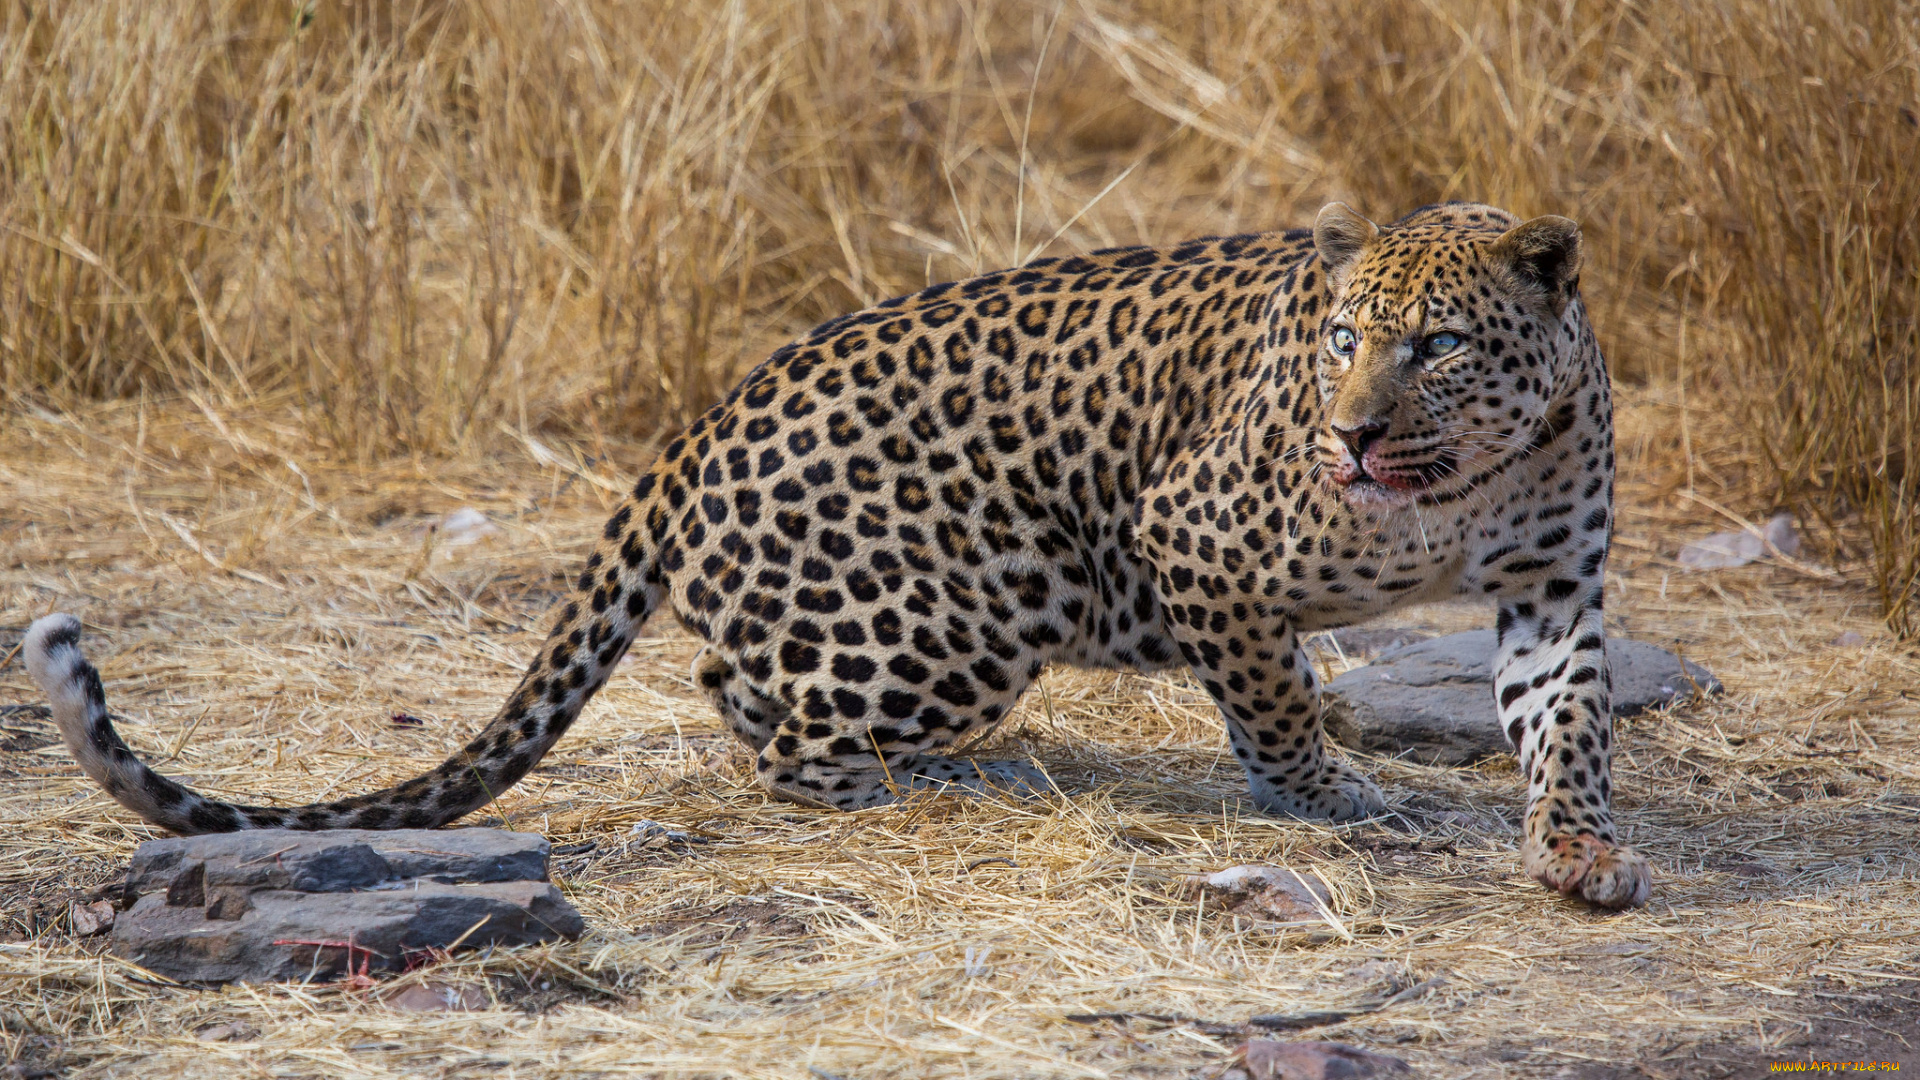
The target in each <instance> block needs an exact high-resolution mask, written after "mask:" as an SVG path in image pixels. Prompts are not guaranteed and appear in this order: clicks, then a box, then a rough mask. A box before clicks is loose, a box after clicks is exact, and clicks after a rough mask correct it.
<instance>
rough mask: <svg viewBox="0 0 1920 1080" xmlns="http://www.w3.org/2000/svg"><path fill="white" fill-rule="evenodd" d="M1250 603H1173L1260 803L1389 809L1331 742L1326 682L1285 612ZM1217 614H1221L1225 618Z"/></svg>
mask: <svg viewBox="0 0 1920 1080" xmlns="http://www.w3.org/2000/svg"><path fill="white" fill-rule="evenodd" d="M1250 610H1251V606H1250V605H1248V604H1246V603H1244V602H1242V603H1238V604H1221V605H1219V606H1218V607H1217V608H1216V609H1214V611H1213V612H1209V611H1208V610H1207V607H1206V606H1205V605H1202V604H1195V603H1186V604H1179V605H1169V607H1168V609H1167V612H1168V616H1169V622H1170V623H1171V624H1172V628H1173V632H1174V636H1175V638H1177V639H1178V640H1179V642H1180V648H1181V651H1182V652H1184V653H1185V654H1186V657H1187V661H1188V663H1190V664H1192V665H1193V673H1194V675H1195V676H1196V677H1197V678H1199V680H1200V683H1201V685H1203V686H1205V687H1206V688H1207V693H1208V694H1210V695H1212V697H1213V700H1214V704H1216V705H1218V706H1219V707H1220V715H1221V717H1222V718H1223V719H1224V720H1225V721H1226V724H1227V741H1228V742H1229V743H1230V744H1231V745H1232V747H1233V754H1234V757H1236V758H1238V759H1239V760H1240V765H1241V767H1242V768H1244V769H1245V770H1246V773H1247V790H1248V793H1249V794H1251V795H1252V796H1253V801H1254V803H1255V805H1257V806H1259V807H1260V809H1262V810H1265V811H1266V812H1268V813H1270V814H1279V815H1282V816H1285V817H1297V818H1316V819H1324V820H1332V821H1353V820H1356V819H1359V818H1367V817H1372V816H1373V815H1375V814H1378V813H1380V812H1381V811H1382V810H1385V809H1386V808H1387V803H1386V799H1385V798H1384V797H1383V796H1382V795H1381V793H1380V788H1379V787H1378V786H1377V785H1376V784H1374V782H1373V781H1372V780H1370V779H1368V778H1367V777H1366V775H1365V774H1363V773H1361V772H1360V771H1359V770H1357V769H1355V768H1354V767H1353V766H1351V765H1349V764H1347V763H1346V762H1345V761H1342V760H1340V758H1339V757H1337V756H1336V755H1334V754H1333V753H1332V752H1331V751H1329V750H1328V748H1327V745H1326V737H1325V734H1326V728H1325V725H1324V724H1323V723H1322V722H1321V714H1320V688H1319V687H1318V686H1317V685H1316V680H1315V678H1314V674H1313V662H1312V661H1311V660H1310V659H1308V657H1307V654H1306V651H1305V650H1303V649H1302V648H1301V647H1300V638H1299V634H1298V633H1297V632H1295V630H1294V629H1293V627H1292V626H1291V625H1289V624H1288V623H1287V622H1286V621H1285V620H1283V619H1278V618H1273V617H1268V618H1264V619H1260V620H1258V621H1252V620H1249V619H1248V618H1247V616H1248V615H1249V613H1250ZM1216 615H1217V616H1218V617H1216Z"/></svg>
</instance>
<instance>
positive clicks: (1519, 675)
mask: <svg viewBox="0 0 1920 1080" xmlns="http://www.w3.org/2000/svg"><path fill="white" fill-rule="evenodd" d="M1584 263H1585V246H1584V244H1583V240H1582V235H1581V230H1580V226H1579V225H1578V224H1577V223H1576V222H1574V221H1572V220H1570V219H1568V218H1565V217H1560V216H1556V215H1551V214H1548V215H1542V216H1536V217H1532V218H1528V219H1525V220H1522V219H1521V218H1519V217H1517V216H1515V215H1514V214H1511V213H1509V212H1507V211H1505V210H1502V209H1499V208H1496V207H1493V206H1489V205H1484V204H1479V203H1459V202H1456V203H1442V204H1436V205H1431V206H1426V207H1422V208H1420V209H1418V210H1415V211H1414V212H1412V213H1410V214H1408V215H1406V216H1404V217H1401V218H1399V219H1398V220H1395V221H1392V222H1390V223H1388V224H1384V225H1381V224H1376V223H1375V222H1373V221H1372V220H1370V219H1368V218H1367V217H1365V216H1364V215H1362V214H1361V213H1360V212H1358V211H1357V210H1355V209H1353V208H1352V207H1350V206H1348V205H1346V204H1344V203H1338V202H1335V203H1329V204H1328V205H1326V206H1325V207H1323V208H1322V209H1321V210H1320V211H1319V213H1318V215H1317V217H1316V218H1315V220H1314V223H1313V225H1312V227H1311V228H1301V229H1289V230H1279V231H1271V232H1259V233H1248V234H1241V235H1233V236H1217V237H1206V238H1201V239H1196V240H1190V241H1184V242H1179V243H1173V244H1167V245H1161V246H1128V247H1117V248H1109V249H1105V250H1099V251H1094V252H1091V253H1089V254H1082V255H1069V256H1063V257H1057V258H1040V259H1034V260H1032V261H1029V262H1027V263H1025V264H1024V265H1019V266H1015V267H1011V268H1007V269H1003V270H998V271H994V272H990V273H984V274H980V275H978V276H975V277H972V278H968V279H966V280H960V281H953V282H947V283H943V284H936V285H932V286H930V287H927V288H924V289H921V290H920V291H918V292H915V293H912V294H911V295H907V296H902V297H899V298H896V299H891V300H887V301H885V302H883V303H880V304H878V305H877V306H873V307H870V308H867V309H865V310H862V311H858V312H855V313H852V314H847V315H843V316H840V317H838V318H834V319H832V320H830V321H828V322H826V323H824V324H822V325H820V326H818V327H816V328H814V329H813V330H811V331H810V332H808V333H806V334H805V335H803V336H801V337H799V338H798V339H797V340H794V341H792V342H791V343H790V344H788V345H786V346H784V347H782V348H780V349H778V350H777V351H775V352H774V353H773V354H772V355H771V356H770V357H768V358H767V359H766V360H765V361H764V362H762V363H761V364H759V365H758V366H757V367H755V368H754V369H753V370H752V371H751V372H749V373H748V374H747V375H746V377H745V378H744V379H743V380H742V381H741V382H740V383H739V384H738V385H737V386H735V387H734V388H733V389H732V391H731V392H730V393H728V394H727V395H726V397H725V398H724V399H723V400H721V401H719V402H718V403H717V404H715V405H713V406H712V407H711V408H710V409H708V410H707V411H706V412H704V413H703V414H701V415H700V416H698V418H696V419H695V420H693V421H692V423H691V424H690V425H689V426H687V427H686V428H685V430H684V431H683V432H681V433H680V434H679V435H678V436H676V437H674V438H672V439H671V441H670V442H668V443H667V445H666V446H665V447H664V449H663V450H662V451H661V452H660V453H659V454H658V455H657V457H656V459H655V460H654V461H653V463H652V464H651V466H650V467H648V468H647V469H645V471H644V472H643V473H642V474H641V475H640V476H639V478H638V481H637V482H636V483H635V485H634V487H633V488H632V490H631V492H630V493H627V494H625V495H624V496H623V497H622V499H621V501H620V502H619V504H618V506H617V508H616V509H614V511H613V512H612V514H611V516H610V517H609V518H608V519H607V521H606V523H605V526H604V528H603V530H602V532H601V535H600V537H599V538H598V539H597V540H596V541H595V543H594V545H593V547H592V550H591V553H590V554H588V555H587V557H586V561H585V566H584V567H583V568H582V569H581V570H580V572H579V575H578V578H577V580H573V581H572V583H571V585H570V588H569V590H568V591H567V593H566V595H565V596H564V598H563V599H560V600H558V601H556V603H555V608H556V610H555V611H554V612H553V613H552V616H551V629H550V631H549V632H548V634H547V635H546V638H545V640H544V642H543V643H542V645H541V646H540V648H539V651H538V653H537V654H536V655H535V656H534V658H533V660H532V661H531V663H530V665H529V666H528V667H527V669H526V672H525V674H524V676H523V677H522V678H521V680H520V682H519V684H518V686H517V687H516V688H515V689H514V690H513V692H512V693H511V694H510V695H509V696H508V697H507V699H506V701H505V703H504V705H503V706H502V707H501V708H500V710H499V712H498V714H497V715H496V716H495V717H494V718H493V719H492V721H491V722H490V723H488V724H487V725H486V727H485V728H484V729H483V730H482V731H481V732H480V733H479V734H478V735H476V736H475V737H474V738H473V739H472V740H471V741H469V742H467V743H466V744H465V745H464V746H463V747H461V748H460V750H459V751H457V752H456V753H454V754H452V756H450V757H449V758H448V759H447V760H446V761H445V763H443V764H442V765H440V766H439V767H437V768H435V769H433V770H431V771H430V772H427V773H425V774H423V775H420V776H417V777H415V778H413V779H409V780H406V781H405V782H403V783H399V784H397V785H395V786H392V787H389V788H386V789H385V790H382V791H378V792H375V793H372V794H365V795H358V796H354V797H350V798H342V799H338V800H336V801H332V802H326V803H318V804H314V805H309V806H299V807H262V806H246V805H238V804H233V803H228V802H222V801H218V800H215V799H212V798H209V797H207V796H205V795H202V794H200V793H198V792H196V791H193V790H191V789H190V788H187V787H185V786H182V785H181V784H179V783H177V782H175V781H173V780H170V779H168V778H166V777H164V776H162V775H160V774H159V773H156V772H155V771H154V770H153V769H151V768H150V767H149V766H148V765H147V764H145V763H144V762H143V761H141V760H140V758H139V757H138V756H137V755H136V754H134V752H133V751H131V750H130V749H129V748H128V747H127V745H126V744H125V742H124V741H122V739H121V738H120V736H119V735H118V733H117V732H116V731H115V729H114V727H113V725H112V723H111V721H110V720H109V717H108V713H107V707H106V701H105V695H104V691H103V689H102V684H101V680H100V675H99V672H98V671H97V669H95V668H94V667H93V666H92V665H91V664H90V663H89V662H88V661H87V660H86V658H85V656H84V654H83V652H82V650H81V649H80V645H79V641H80V629H81V627H80V623H79V621H78V620H77V619H75V618H74V617H73V616H71V615H68V614H56V615H50V616H47V617H45V618H43V619H40V620H38V621H36V622H35V623H34V624H33V625H32V627H31V628H30V630H29V633H28V634H27V636H26V638H25V639H24V644H23V649H24V652H25V656H26V660H27V666H28V668H29V670H30V673H31V675H32V678H33V679H34V681H35V682H36V683H37V684H38V686H39V687H40V689H41V690H42V691H43V692H44V693H45V694H46V695H47V697H48V698H49V699H50V701H51V703H52V711H53V714H54V716H55V719H56V720H57V723H58V727H59V729H60V731H61V734H62V737H63V740H64V742H65V743H66V745H67V747H68V749H69V750H70V751H71V753H72V754H73V756H74V758H75V759H76V761H77V762H78V763H79V765H80V766H81V768H82V769H83V770H84V772H85V773H86V774H87V775H88V776H90V777H91V778H92V779H93V780H94V781H95V782H96V783H98V784H99V785H100V786H101V787H103V788H104V789H105V791H106V792H107V793H108V794H109V795H110V796H111V797H112V798H114V799H115V800H117V801H118V802H119V803H120V804H121V805H123V806H124V807H126V808H128V809H129V810H131V811H133V812H134V813H135V814H137V815H139V816H140V817H141V818H143V819H145V820H146V821H147V822H149V823H151V824H153V825H155V826H158V827H161V828H164V829H167V830H171V831H173V832H175V833H181V834H191V833H205V832H219V831H230V830H239V829H264V828H282V829H331V828H358V829H395V828H435V827H439V826H443V825H446V824H447V823H449V822H452V821H454V820H456V819H458V818H461V817H463V816H465V815H467V814H470V813H472V812H474V811H475V810H476V809H478V808H480V807H482V806H484V805H486V804H487V803H489V802H490V801H492V800H494V799H496V798H498V797H499V796H500V794H501V793H502V792H503V791H505V790H507V789H508V788H509V787H511V786H512V785H513V784H514V783H515V782H516V781H518V780H519V779H520V778H521V777H523V776H525V775H526V774H527V772H528V771H529V770H530V769H532V768H533V767H534V765H535V764H536V763H538V762H539V761H540V760H541V758H542V757H543V756H544V755H545V754H546V753H547V751H548V749H549V748H550V747H552V746H553V745H554V743H555V742H556V741H557V740H558V739H559V738H560V737H561V736H562V735H564V734H565V733H566V731H567V730H568V728H569V726H570V725H572V724H573V722H574V720H575V719H576V718H577V717H578V716H579V715H580V712H581V710H582V709H583V708H584V707H585V705H586V704H587V702H588V701H589V699H591V698H592V697H593V695H594V694H595V692H597V691H598V690H599V689H600V688H601V687H602V686H604V685H605V684H606V683H607V681H608V678H609V677H610V676H611V675H612V673H613V671H614V668H615V665H616V664H618V663H619V662H620V660H621V658H622V656H623V654H624V653H625V652H626V651H627V649H628V647H629V646H630V645H631V644H632V643H633V641H634V639H635V635H636V634H638V633H639V631H640V629H641V627H642V626H643V624H645V623H646V621H647V619H648V617H649V616H650V615H651V614H652V613H653V612H655V611H656V610H658V609H659V608H660V607H662V606H670V607H671V608H672V610H673V611H674V613H675V614H676V615H677V616H678V618H679V620H680V621H681V622H682V623H683V624H684V625H685V626H686V627H687V628H689V629H690V630H691V631H692V632H693V634H695V635H697V637H698V638H699V639H700V640H701V641H702V643H703V644H702V646H701V648H700V649H699V651H698V654H697V655H696V657H695V658H694V660H693V662H692V670H691V677H692V682H693V684H694V685H695V686H697V687H698V689H699V693H700V694H702V695H703V696H705V697H706V698H707V699H708V700H709V701H710V702H711V704H712V706H713V709H714V711H715V712H716V713H718V715H719V717H720V719H721V720H722V721H723V723H724V724H725V726H726V728H727V729H728V730H729V731H730V732H731V733H732V734H733V735H735V736H737V737H738V738H739V739H740V740H741V741H742V742H743V743H744V744H745V746H746V748H747V751H748V752H749V753H750V754H751V756H752V769H753V773H754V776H755V778H756V780H757V782H758V783H759V784H760V785H763V786H764V788H765V789H766V790H767V791H768V792H770V793H771V794H772V795H773V796H777V797H779V798H781V799H784V800H789V801H792V802H795V803H799V804H803V805H809V806H814V807H824V808H832V809H838V810H858V809H864V808H869V807H876V806H882V805H885V804H890V803H896V802H899V801H901V800H905V799H910V798H915V797H918V793H921V792H925V791H928V790H929V789H947V790H957V791H960V792H963V793H975V794H982V795H984V794H985V793H988V792H992V791H1000V792H1003V793H1011V794H1028V795H1031V794H1034V793H1035V792H1036V790H1047V787H1046V785H1047V784H1048V783H1049V781H1048V780H1047V778H1046V776H1045V775H1044V772H1043V770H1040V769H1037V768H1035V767H1034V766H1033V765H1032V764H1030V763H1028V762H1020V761H992V760H980V759H979V758H978V757H977V756H976V755H974V754H973V753H972V752H971V748H972V747H974V746H975V745H978V744H979V743H980V742H981V740H982V739H983V738H984V737H985V736H987V734H988V733H990V732H991V731H993V730H994V729H995V728H996V727H997V726H998V725H1000V724H1001V722H1002V721H1004V720H1005V719H1006V718H1007V716H1008V714H1009V713H1010V711H1011V710H1012V709H1013V708H1014V705H1015V703H1016V702H1017V701H1018V700H1019V699H1020V697H1021V695H1022V693H1023V691H1025V690H1026V688H1027V687H1028V686H1029V684H1031V683H1032V682H1033V681H1034V680H1035V679H1036V678H1038V677H1039V676H1040V674H1041V672H1042V671H1043V670H1044V669H1045V668H1046V667H1047V666H1048V665H1050V664H1063V665H1073V666H1078V667H1086V668H1096V669H1121V670H1126V669H1132V670H1138V671H1155V670H1162V669H1168V668H1174V667H1179V666H1184V667H1185V668H1187V669H1188V670H1189V671H1190V672H1191V673H1192V676H1193V678H1194V679H1195V680H1197V682H1198V684H1199V686H1200V687H1203V688H1204V689H1205V692H1206V694H1207V695H1208V696H1209V697H1210V698H1211V699H1212V701H1213V702H1214V704H1215V705H1216V706H1217V708H1218V711H1219V714H1220V717H1221V720H1222V721H1223V723H1224V726H1225V728H1226V735H1227V743H1228V745H1229V746H1230V748H1231V751H1232V755H1233V757H1234V758H1235V759H1237V760H1238V762H1239V763H1240V765H1241V766H1242V768H1243V771H1244V773H1245V776H1246V782H1247V788H1248V793H1249V796H1250V800H1251V806H1252V808H1253V810H1255V811H1257V812H1258V813H1261V814H1265V815H1269V816H1272V817H1277V818H1290V819H1305V820H1319V821H1326V822H1334V823H1338V822H1354V821H1363V820H1366V819H1368V818H1373V817H1378V816H1380V815H1383V814H1384V813H1385V812H1386V809H1387V803H1386V799H1385V796H1384V795H1383V793H1382V790H1381V788H1380V787H1379V786H1378V785H1377V784H1376V783H1375V782H1374V781H1373V780H1371V779H1369V778H1368V777H1367V776H1366V775H1364V774H1363V773H1361V772H1360V771H1359V770H1358V769H1356V768H1355V767H1354V766H1353V764H1351V763H1350V762H1349V761H1348V760H1346V758H1345V757H1343V756H1342V755H1341V754H1339V753H1336V752H1335V751H1334V750H1333V749H1332V748H1330V746H1329V742H1328V736H1327V730H1326V723H1325V719H1324V716H1323V712H1322V704H1321V687H1320V682H1321V679H1320V677H1318V676H1317V675H1316V672H1315V666H1314V663H1313V661H1312V657H1311V655H1310V654H1309V652H1308V647H1307V642H1306V637H1307V636H1308V635H1311V634H1314V633H1316V632H1319V631H1323V630H1328V629H1332V628H1338V627H1342V626H1346V625H1349V624H1352V623H1355V622H1358V621H1361V620H1365V619H1369V618H1373V617H1376V616H1379V615H1381V614H1383V613H1386V612H1388V611H1391V610H1393V609H1396V608H1401V607H1404V606H1406V605H1411V604H1417V603H1428V602H1436V601H1442V600H1447V599H1450V598H1459V597H1462V596H1466V597H1472V598H1477V599H1482V600H1489V599H1490V600H1491V601H1492V605H1491V606H1494V607H1495V609H1496V616H1495V629H1496V640H1497V648H1496V655H1495V656H1494V657H1493V660H1492V666H1493V670H1494V672H1495V679H1494V691H1493V694H1494V699H1495V700H1494V705H1495V707H1496V709H1497V711H1498V715H1499V717H1500V720H1501V724H1502V727H1503V728H1504V730H1505V732H1506V735H1507V736H1508V738H1509V740H1510V741H1511V743H1512V746H1513V749H1514V751H1515V753H1516V754H1517V756H1518V761H1519V767H1520V774H1521V775H1522V776H1523V777H1524V781H1525V809H1524V811H1523V824H1522V839H1521V843H1520V862H1521V864H1522V868H1523V869H1524V871H1525V873H1526V874H1527V875H1529V876H1530V877H1531V878H1532V879H1534V880H1536V881H1538V882H1539V883H1541V884H1542V885H1544V886H1546V887H1547V889H1549V890H1552V891H1553V892H1555V893H1558V894H1561V895H1563V896H1565V897H1568V898H1573V899H1577V900H1583V901H1585V902H1587V903H1589V904H1591V905H1596V906H1599V907H1603V908H1621V907H1630V906H1635V905H1640V904H1644V903H1645V902H1646V901H1647V899H1648V896H1649V893H1650V889H1651V886H1650V881H1651V875H1650V871H1649V865H1648V862H1647V859H1646V858H1645V857H1644V856H1643V855H1641V854H1640V853H1639V852H1637V851H1636V850H1635V849H1633V848H1632V847H1630V846H1627V845H1626V844H1625V843H1623V842H1622V840H1621V838H1620V834H1619V832H1618V830H1617V828H1616V826H1615V823H1614V819H1613V814H1612V782H1611V771H1610V763H1611V751H1612V742H1613V730H1612V724H1611V713H1610V704H1609V691H1610V687H1609V681H1608V672H1607V664H1606V630H1605V627H1604V625H1603V612H1604V608H1603V594H1604V591H1605V589H1604V585H1605V576H1606V563H1607V556H1608V551H1609V545H1610V537H1611V530H1612V522H1613V494H1614V451H1613V430H1612V400H1611V397H1610V381H1609V375H1608V370H1607V365H1606V361H1605V359H1604V357H1603V355H1602V352H1601V349H1600V347H1599V343H1598V341H1597V339H1596V336H1595V332H1594V329H1593V327H1592V325H1591V323H1590V321H1589V318H1588V314H1587V308H1586V306H1585V302H1584V300H1583V298H1582V295H1581V292H1580V272H1581V269H1582V267H1583V266H1584Z"/></svg>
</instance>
